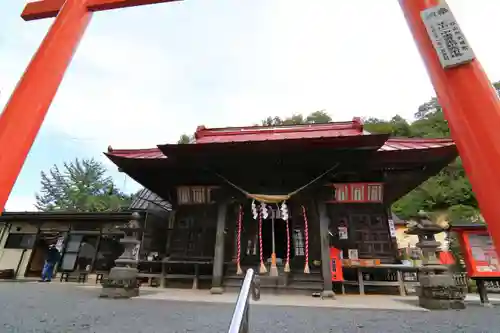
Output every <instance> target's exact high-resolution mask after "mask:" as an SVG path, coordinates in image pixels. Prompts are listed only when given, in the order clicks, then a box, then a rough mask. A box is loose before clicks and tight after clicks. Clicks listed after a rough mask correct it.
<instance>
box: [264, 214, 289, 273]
mask: <svg viewBox="0 0 500 333" xmlns="http://www.w3.org/2000/svg"><path fill="white" fill-rule="evenodd" d="M277 212H279V210H277V209H275V210H273V211H272V213H271V214H269V217H268V218H267V219H265V220H264V221H263V223H262V246H263V252H264V259H265V260H266V261H270V259H271V255H272V253H273V242H274V248H275V253H276V259H277V261H278V264H279V265H280V264H282V263H284V262H285V259H286V242H287V238H286V225H285V221H283V220H282V219H281V218H279V214H277ZM272 215H275V216H276V217H277V218H276V217H274V218H273V217H272ZM273 229H274V230H273ZM273 238H274V239H273ZM292 253H293V252H292ZM290 259H291V258H290Z"/></svg>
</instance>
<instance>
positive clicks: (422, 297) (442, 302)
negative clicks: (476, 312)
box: [417, 273, 465, 310]
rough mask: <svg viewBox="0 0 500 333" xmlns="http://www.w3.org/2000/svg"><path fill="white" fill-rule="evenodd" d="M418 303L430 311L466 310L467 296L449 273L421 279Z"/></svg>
mask: <svg viewBox="0 0 500 333" xmlns="http://www.w3.org/2000/svg"><path fill="white" fill-rule="evenodd" d="M419 280H420V286H419V287H418V289H417V293H418V302H419V305H420V306H421V307H423V308H426V309H429V310H448V309H465V302H464V299H465V295H464V293H463V291H462V289H461V288H460V287H458V286H457V285H456V283H455V280H454V279H453V276H452V275H451V274H449V273H444V274H440V275H432V274H430V275H424V276H421V277H420V279H419Z"/></svg>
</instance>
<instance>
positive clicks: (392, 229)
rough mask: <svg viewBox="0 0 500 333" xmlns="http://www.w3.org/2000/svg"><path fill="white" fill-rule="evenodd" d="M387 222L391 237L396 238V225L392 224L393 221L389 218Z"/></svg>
mask: <svg viewBox="0 0 500 333" xmlns="http://www.w3.org/2000/svg"><path fill="white" fill-rule="evenodd" d="M387 223H388V224H389V233H390V234H391V237H392V238H396V227H395V226H394V221H393V220H392V219H389V221H388V222H387Z"/></svg>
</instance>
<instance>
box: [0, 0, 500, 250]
mask: <svg viewBox="0 0 500 333" xmlns="http://www.w3.org/2000/svg"><path fill="white" fill-rule="evenodd" d="M173 1H178V0H41V1H37V2H31V3H28V4H27V5H26V7H25V9H24V11H23V13H22V15H21V16H22V17H23V18H24V19H25V20H37V19H43V18H48V17H55V16H57V18H56V19H55V21H54V23H53V25H52V27H51V28H50V30H49V32H48V33H47V35H46V37H45V39H44V40H43V42H42V43H41V45H40V47H39V49H38V51H37V52H36V54H35V55H34V57H33V59H32V60H31V62H30V64H29V65H28V68H27V69H26V71H25V73H24V75H23V76H22V78H21V80H20V81H19V83H18V85H17V87H16V89H15V90H14V92H13V94H12V96H11V98H10V100H9V102H8V103H7V105H6V106H5V109H4V111H3V113H2V114H1V116H0V211H3V208H4V206H5V203H6V201H7V199H8V196H9V194H10V192H11V190H12V188H13V186H14V183H15V181H16V179H17V177H18V175H19V172H20V171H21V168H22V166H23V164H24V161H25V159H26V157H27V155H28V152H29V150H30V148H31V146H32V144H33V141H34V140H35V138H36V135H37V134H38V131H39V129H40V127H41V124H42V122H43V119H44V117H45V115H46V114H47V111H48V109H49V107H50V104H51V103H52V100H53V98H54V96H55V94H56V92H57V89H58V87H59V84H60V83H61V81H62V78H63V76H64V73H65V71H66V69H67V67H68V65H69V63H70V62H71V59H72V57H73V53H74V52H75V50H76V48H77V46H78V43H79V42H80V40H81V38H82V36H83V34H84V32H85V29H86V28H87V26H88V24H89V21H90V18H91V16H92V13H93V12H95V11H102V10H111V9H117V8H124V7H133V6H140V5H150V4H158V3H164V2H173ZM202 1H208V0H202ZM269 1H272V0H269ZM399 3H400V5H401V8H402V10H403V12H404V14H405V17H406V20H407V22H408V25H409V27H410V30H411V32H412V34H413V37H414V39H415V42H416V44H417V46H418V49H419V51H420V54H421V56H422V58H423V59H424V63H425V66H426V68H427V71H428V74H429V76H430V78H431V80H432V83H433V85H434V88H435V90H436V93H437V96H438V100H439V103H440V104H441V106H442V107H443V110H444V113H445V116H446V119H447V120H448V124H449V126H450V129H451V133H452V137H453V139H454V140H455V142H456V144H457V147H458V150H459V152H460V156H461V157H462V160H463V165H464V167H465V170H466V171H467V175H468V176H469V179H470V181H471V183H472V187H473V190H474V192H475V194H476V196H477V199H478V201H479V205H480V208H481V212H482V214H483V216H484V218H485V220H486V222H487V224H488V228H489V231H490V233H491V235H492V237H493V240H494V243H495V246H496V249H497V252H499V256H500V209H498V208H497V206H498V198H500V171H499V170H500V131H499V130H498V127H499V125H500V102H499V100H498V96H497V94H496V91H495V90H494V89H493V87H492V85H491V83H490V81H489V80H488V78H487V76H486V74H485V73H484V71H483V69H482V67H481V64H480V63H479V61H478V60H477V59H476V58H475V57H474V56H473V54H472V53H471V52H470V50H469V46H468V44H467V42H466V41H465V39H464V37H463V35H462V34H461V30H460V28H459V27H458V24H457V23H456V21H455V20H454V18H452V19H450V14H451V11H450V10H449V8H448V7H447V5H446V3H445V1H444V0H399ZM387 37H388V38H390V36H387ZM409 66H411V64H410V65H409Z"/></svg>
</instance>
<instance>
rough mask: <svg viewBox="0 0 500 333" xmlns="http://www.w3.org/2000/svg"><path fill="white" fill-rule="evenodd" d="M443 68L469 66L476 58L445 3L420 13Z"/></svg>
mask: <svg viewBox="0 0 500 333" xmlns="http://www.w3.org/2000/svg"><path fill="white" fill-rule="evenodd" d="M420 16H421V18H422V20H423V22H424V25H425V28H426V30H427V34H428V35H429V38H430V39H431V41H432V45H433V46H434V49H435V50H436V53H437V55H438V57H439V61H440V62H441V66H443V68H451V67H456V66H460V65H463V64H467V63H469V62H471V61H472V60H473V59H474V58H475V55H474V52H473V51H472V48H471V47H470V46H469V43H468V42H467V39H466V38H465V35H464V34H463V32H462V30H461V29H460V27H459V25H458V23H457V20H456V19H455V16H454V15H453V13H452V12H451V10H450V7H448V4H447V3H446V2H445V1H442V2H441V4H439V5H438V6H435V7H432V8H428V9H426V10H424V11H422V12H421V13H420Z"/></svg>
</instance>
